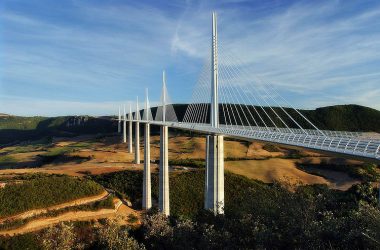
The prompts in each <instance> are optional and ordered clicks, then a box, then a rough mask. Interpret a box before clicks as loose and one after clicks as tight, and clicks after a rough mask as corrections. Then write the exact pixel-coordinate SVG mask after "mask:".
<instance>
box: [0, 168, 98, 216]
mask: <svg viewBox="0 0 380 250" xmlns="http://www.w3.org/2000/svg"><path fill="white" fill-rule="evenodd" d="M102 191H103V188H102V186H100V185H99V184H97V183H96V182H94V181H91V180H86V179H79V178H74V177H69V176H66V175H41V174H39V175H33V176H31V177H29V179H27V180H25V181H23V182H22V183H20V184H12V185H7V186H5V188H2V189H0V217H6V216H10V215H14V214H18V213H21V212H24V211H28V210H31V209H38V208H44V207H48V206H52V205H56V204H60V203H63V202H67V201H70V200H75V199H78V198H82V197H86V196H92V195H96V194H100V193H101V192H102Z"/></svg>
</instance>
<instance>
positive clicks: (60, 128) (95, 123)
mask: <svg viewBox="0 0 380 250" xmlns="http://www.w3.org/2000/svg"><path fill="white" fill-rule="evenodd" d="M116 126H117V124H116V122H115V121H113V120H112V119H110V118H109V117H99V118H97V117H91V116H59V117H41V116H34V117H20V116H7V117H0V145H2V144H3V145H4V144H9V143H12V144H13V143H17V142H20V141H25V140H36V139H40V138H42V137H49V136H50V137H51V136H67V137H69V136H76V135H81V134H97V133H109V132H113V131H115V128H116Z"/></svg>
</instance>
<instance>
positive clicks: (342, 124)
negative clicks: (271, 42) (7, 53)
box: [0, 104, 380, 145]
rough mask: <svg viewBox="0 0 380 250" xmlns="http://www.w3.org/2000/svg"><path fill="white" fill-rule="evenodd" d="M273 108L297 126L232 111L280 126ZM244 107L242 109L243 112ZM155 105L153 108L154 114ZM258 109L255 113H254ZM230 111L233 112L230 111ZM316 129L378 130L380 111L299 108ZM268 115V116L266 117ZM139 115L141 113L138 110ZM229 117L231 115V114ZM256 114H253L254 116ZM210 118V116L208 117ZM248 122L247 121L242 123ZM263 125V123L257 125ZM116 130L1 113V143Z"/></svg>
mask: <svg viewBox="0 0 380 250" xmlns="http://www.w3.org/2000/svg"><path fill="white" fill-rule="evenodd" d="M187 106H188V105H187V104H175V105H174V109H175V112H176V114H177V117H178V120H179V121H182V120H183V117H184V116H185V113H186V109H187ZM219 109H220V122H221V123H224V122H225V117H224V116H223V113H224V112H223V107H222V106H221V105H220V106H219ZM272 109H273V110H274V111H275V112H276V113H278V114H281V117H282V118H283V120H284V121H285V123H287V124H288V125H289V126H291V127H297V126H296V124H294V122H293V121H292V120H291V119H290V118H289V117H287V115H286V114H285V113H284V111H283V110H281V108H279V107H263V108H261V107H253V106H242V109H241V110H239V109H237V110H234V112H233V113H235V116H236V117H238V116H239V115H240V116H241V117H243V116H244V115H243V114H242V112H243V111H244V112H247V110H249V111H250V112H251V113H252V114H253V117H248V119H249V123H250V124H254V119H256V121H259V120H260V118H259V116H258V115H257V112H258V113H259V114H260V116H261V117H262V118H263V120H264V122H265V123H266V124H271V120H273V121H274V122H275V123H276V125H277V126H279V127H282V125H281V121H280V120H279V119H277V118H276V115H275V114H274V112H273V111H272ZM242 110H243V111H242ZM285 110H286V111H287V112H288V113H289V114H290V115H291V116H293V117H297V118H298V119H297V121H298V122H299V124H300V125H301V126H302V127H303V128H312V127H311V126H310V124H308V123H307V122H306V121H305V120H303V119H300V116H299V114H297V113H296V112H295V111H294V110H292V109H290V108H285ZM156 111H157V108H152V114H153V117H154V116H155V114H156ZM256 111H257V112H256ZM231 112H232V111H231ZM300 112H301V113H302V114H303V115H304V116H306V117H307V118H308V119H309V120H310V121H311V122H313V123H314V124H315V125H316V126H317V127H318V128H320V129H325V130H344V131H363V132H378V133H380V111H378V110H376V109H372V108H368V107H363V106H359V105H336V106H329V107H322V108H317V109H315V110H300ZM266 113H267V114H269V116H270V117H271V119H269V118H268V117H267V116H266ZM141 115H142V112H141ZM231 116H232V114H231ZM255 116H256V117H255ZM207 119H209V117H207ZM244 125H247V124H244ZM259 125H260V126H264V125H263V124H259ZM116 130H117V121H116V120H112V119H111V118H110V117H98V118H97V117H91V116H59V117H41V116H34V117H20V116H8V115H7V116H1V115H0V145H1V144H8V143H16V142H19V141H23V140H34V139H39V138H41V137H44V136H75V135H80V134H97V133H112V132H115V131H116ZM157 132H158V129H157V128H155V127H154V126H153V127H152V133H157Z"/></svg>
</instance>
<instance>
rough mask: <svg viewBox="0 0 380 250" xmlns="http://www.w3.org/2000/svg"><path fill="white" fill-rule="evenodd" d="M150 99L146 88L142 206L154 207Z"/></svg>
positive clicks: (146, 207)
mask: <svg viewBox="0 0 380 250" xmlns="http://www.w3.org/2000/svg"><path fill="white" fill-rule="evenodd" d="M149 112H150V107H149V99H148V89H146V90H145V110H144V117H143V119H145V125H144V128H145V131H144V179H143V201H142V208H143V209H150V208H151V207H152V188H151V173H150V124H149Z"/></svg>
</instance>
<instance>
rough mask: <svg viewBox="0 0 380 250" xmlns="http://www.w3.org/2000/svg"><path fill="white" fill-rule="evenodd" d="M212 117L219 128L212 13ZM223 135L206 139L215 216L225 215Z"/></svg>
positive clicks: (209, 201) (209, 199) (208, 202)
mask: <svg viewBox="0 0 380 250" xmlns="http://www.w3.org/2000/svg"><path fill="white" fill-rule="evenodd" d="M211 45H212V46H211V47H212V48H211V100H210V104H211V105H210V106H211V116H210V125H211V127H213V128H218V127H219V102H218V30H217V16H216V13H215V12H213V13H212V39H211ZM223 141H224V140H223V136H222V135H208V136H207V138H206V178H205V179H206V183H205V187H206V188H205V209H209V210H212V211H213V212H214V214H223V213H224V142H223Z"/></svg>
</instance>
